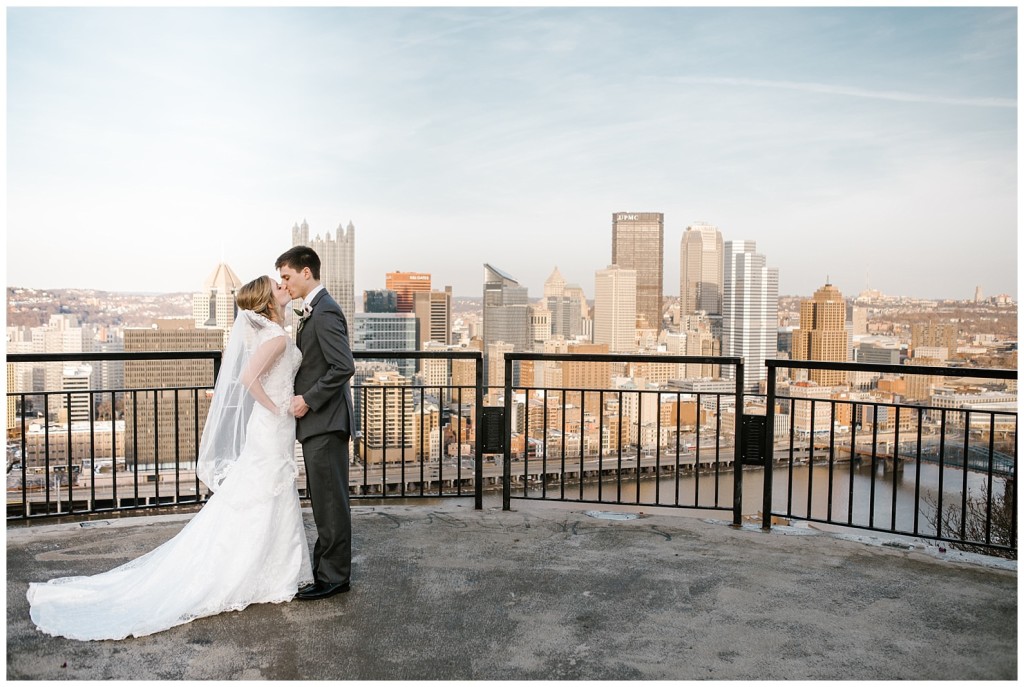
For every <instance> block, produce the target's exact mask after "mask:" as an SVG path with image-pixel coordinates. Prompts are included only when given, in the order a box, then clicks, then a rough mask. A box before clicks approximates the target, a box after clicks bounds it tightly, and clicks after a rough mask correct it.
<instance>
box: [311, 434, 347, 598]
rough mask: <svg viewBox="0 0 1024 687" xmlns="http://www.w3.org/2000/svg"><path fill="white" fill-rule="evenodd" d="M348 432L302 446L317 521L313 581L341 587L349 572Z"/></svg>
mask: <svg viewBox="0 0 1024 687" xmlns="http://www.w3.org/2000/svg"><path fill="white" fill-rule="evenodd" d="M348 437H349V435H348V433H347V432H326V433H324V434H314V435H313V436H311V437H307V438H306V439H305V440H303V441H302V442H301V443H302V457H303V460H304V461H305V463H306V482H307V484H308V486H309V498H310V501H312V505H313V520H314V521H316V544H315V545H314V546H313V578H314V579H315V580H316V581H318V582H327V583H330V584H341V583H345V582H348V581H349V577H350V576H351V573H352V514H351V512H350V510H349V499H348V461H349V455H348Z"/></svg>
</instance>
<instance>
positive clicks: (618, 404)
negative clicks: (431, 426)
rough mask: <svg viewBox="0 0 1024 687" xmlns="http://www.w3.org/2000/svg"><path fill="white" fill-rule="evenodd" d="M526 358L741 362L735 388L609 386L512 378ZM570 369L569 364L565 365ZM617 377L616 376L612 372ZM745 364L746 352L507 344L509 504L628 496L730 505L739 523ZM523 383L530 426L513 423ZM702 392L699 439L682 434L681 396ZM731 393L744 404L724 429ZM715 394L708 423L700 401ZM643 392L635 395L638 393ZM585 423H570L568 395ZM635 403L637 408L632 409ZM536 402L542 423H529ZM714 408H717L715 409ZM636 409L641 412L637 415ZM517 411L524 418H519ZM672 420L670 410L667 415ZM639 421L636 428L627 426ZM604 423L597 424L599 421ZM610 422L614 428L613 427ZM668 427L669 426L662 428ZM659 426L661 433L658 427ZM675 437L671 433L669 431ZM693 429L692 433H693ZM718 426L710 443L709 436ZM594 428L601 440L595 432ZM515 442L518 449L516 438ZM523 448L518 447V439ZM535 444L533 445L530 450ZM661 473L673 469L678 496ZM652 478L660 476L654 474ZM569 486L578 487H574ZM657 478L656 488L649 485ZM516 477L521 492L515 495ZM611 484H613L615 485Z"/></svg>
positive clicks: (631, 500) (663, 502)
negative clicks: (546, 350)
mask: <svg viewBox="0 0 1024 687" xmlns="http://www.w3.org/2000/svg"><path fill="white" fill-rule="evenodd" d="M523 361H532V362H535V363H536V362H540V363H558V364H564V363H571V364H573V365H593V364H602V363H604V364H630V363H636V364H641V365H662V364H670V365H682V364H695V365H696V364H700V365H719V366H722V367H726V368H729V367H731V368H732V369H733V375H732V380H731V382H730V386H731V389H730V391H728V392H723V391H713V392H706V391H705V392H700V391H697V392H695V393H694V394H690V393H689V392H684V391H682V390H677V391H666V390H665V389H622V388H611V387H610V386H608V382H607V381H605V382H604V383H603V384H591V385H588V386H587V387H576V388H566V387H558V388H548V387H537V386H534V385H533V384H527V383H525V381H520V383H519V384H514V371H515V365H517V364H521V362H523ZM563 373H564V368H563ZM606 376H610V375H606ZM743 388H744V372H743V361H742V359H740V358H729V357H701V356H677V355H617V354H575V353H572V354H541V353H509V354H506V355H505V388H504V409H505V411H504V413H505V415H504V422H505V436H504V441H505V469H504V491H503V507H504V509H505V510H508V509H509V508H510V507H511V505H510V504H511V500H512V498H517V499H538V500H557V501H573V502H578V503H603V504H629V505H648V506H673V507H680V508H692V509H710V510H725V511H730V512H732V514H733V522H734V524H737V525H738V524H740V518H741V513H742V505H741V504H742V498H743V485H742V479H741V476H742V471H741V470H733V467H734V466H735V465H738V464H741V463H742V452H743V437H742V433H740V432H736V428H739V427H740V426H741V424H740V420H741V418H742V408H743V406H744V390H743ZM517 391H518V392H522V394H523V395H524V403H523V404H522V411H521V412H522V416H523V417H522V422H521V426H522V429H521V430H520V431H518V432H517V431H515V430H516V429H519V428H518V427H517V428H513V415H514V414H515V413H517V411H518V408H517V407H516V403H515V401H514V398H513V395H514V394H515V392H517ZM684 393H685V395H687V396H688V397H689V396H691V395H692V396H694V397H695V402H694V405H693V409H694V415H695V417H694V423H693V431H692V442H689V443H688V442H687V441H686V440H684V438H683V436H684V425H683V423H682V410H683V404H682V398H683V395H684ZM552 396H554V401H555V406H554V407H555V408H556V410H557V412H556V415H557V417H556V418H555V423H554V424H555V427H552V426H551V425H552V424H553V423H552V422H551V419H550V418H549V415H550V412H549V400H551V399H552ZM588 397H589V399H590V400H589V404H590V408H591V415H590V418H591V420H590V422H591V428H590V430H591V431H589V432H588V431H587V429H586V427H585V423H586V422H587V417H588V416H587V412H586V411H587V405H588V400H587V399H588ZM723 397H724V398H726V399H727V400H731V405H732V406H733V407H734V408H735V409H736V410H735V412H734V418H735V420H736V424H735V427H734V428H733V430H731V431H728V432H723V431H722V426H721V420H722V415H723V413H722V410H723V403H722V399H723ZM666 398H668V399H669V400H670V401H671V400H672V399H673V398H674V400H675V403H676V405H675V413H674V415H675V422H674V425H672V423H671V422H670V423H669V424H670V427H667V428H665V427H663V421H662V415H663V413H662V401H663V399H666ZM709 398H711V399H714V400H713V407H714V412H713V417H714V422H715V424H714V425H713V426H706V425H705V424H704V423H702V422H701V415H702V409H704V408H705V405H706V403H707V400H708V399H709ZM634 399H635V402H634ZM573 400H578V404H579V405H578V406H576V407H574V408H573V415H574V423H575V424H578V425H579V427H580V430H579V431H578V432H573V433H570V432H567V431H566V430H567V422H568V419H567V418H568V415H569V412H568V411H569V407H570V403H571V401H573ZM627 403H629V404H630V405H631V406H632V407H633V408H635V410H632V409H631V411H630V412H629V414H628V415H629V417H626V415H625V414H624V413H625V411H624V406H626V404H627ZM645 403H648V404H651V405H652V406H653V408H654V412H653V418H654V419H653V422H647V423H644V422H643V418H644V412H643V409H644V404H645ZM533 404H536V407H537V411H538V412H540V413H541V421H540V423H539V425H540V426H539V429H537V428H535V426H534V425H531V424H530V412H531V411H530V408H531V405H533ZM709 415H711V414H710V413H709ZM633 417H635V420H634V419H632V418H633ZM517 419H518V418H517ZM669 419H670V420H671V418H669ZM633 423H635V427H632V426H628V425H632V424H633ZM595 424H596V427H595V426H594V425H595ZM606 427H607V431H606ZM663 429H664V430H666V431H665V432H663ZM652 432H653V439H652V437H651V436H645V434H647V435H650V434H651V433H652ZM552 434H556V435H557V437H558V439H559V441H557V442H555V455H553V456H552V455H550V451H549V445H550V444H551V443H552V442H551V441H550V437H551V435H552ZM570 434H572V435H575V436H576V437H577V440H576V442H574V443H576V444H577V445H576V446H575V447H574V450H573V449H570V448H568V447H567V437H568V436H570ZM665 434H668V435H670V436H673V437H674V441H673V440H669V441H666V440H665V437H664V435H665ZM687 434H689V433H687ZM708 434H710V435H711V436H710V442H709V441H708V440H707V438H706V436H707V435H708ZM595 437H596V441H595V440H594V439H595ZM514 443H515V444H516V445H517V450H513V444H514ZM519 443H521V444H522V448H521V449H518V444H519ZM531 448H533V450H531ZM726 472H728V473H729V475H730V481H731V483H730V484H728V485H727V488H723V481H722V479H721V478H722V476H723V475H724V474H725V473H726ZM683 473H687V475H688V476H689V477H691V478H692V479H691V480H688V481H692V491H690V490H687V491H688V492H689V493H685V492H684V490H682V489H681V486H680V485H681V477H682V475H683ZM663 475H669V476H670V477H671V481H672V482H674V483H672V484H665V485H664V486H665V488H666V490H667V491H670V492H671V494H670V496H671V498H666V496H668V495H666V494H663V493H662V487H663ZM646 477H655V478H656V479H654V480H648V479H646ZM707 477H711V478H712V479H711V480H710V484H709V485H708V487H709V488H710V492H711V493H710V494H708V493H707V491H705V493H704V494H703V495H702V493H701V485H702V483H703V482H705V481H707V480H706V479H705V478H707ZM570 485H571V486H570ZM647 485H649V486H650V487H651V488H645V486H647ZM514 486H515V491H516V495H515V496H513V487H514ZM608 492H612V493H611V494H609V493H608Z"/></svg>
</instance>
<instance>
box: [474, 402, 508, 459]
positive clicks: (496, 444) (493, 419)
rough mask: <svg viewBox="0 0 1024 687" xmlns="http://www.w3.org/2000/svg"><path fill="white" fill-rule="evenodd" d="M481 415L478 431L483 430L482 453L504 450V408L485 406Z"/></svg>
mask: <svg viewBox="0 0 1024 687" xmlns="http://www.w3.org/2000/svg"><path fill="white" fill-rule="evenodd" d="M483 411H484V412H483V417H481V418H480V431H481V432H483V436H484V440H483V446H484V447H483V452H484V453H504V452H505V409H504V408H502V407H501V406H485V407H484V409H483Z"/></svg>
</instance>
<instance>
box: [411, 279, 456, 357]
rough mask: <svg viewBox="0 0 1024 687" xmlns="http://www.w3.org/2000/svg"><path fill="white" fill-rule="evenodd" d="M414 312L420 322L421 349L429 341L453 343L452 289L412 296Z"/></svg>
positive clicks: (446, 288)
mask: <svg viewBox="0 0 1024 687" xmlns="http://www.w3.org/2000/svg"><path fill="white" fill-rule="evenodd" d="M412 312H413V314H415V315H416V320H417V321H418V322H419V332H420V333H419V347H420V350H421V351H422V350H424V344H425V343H426V342H428V341H433V342H435V343H440V344H445V345H448V344H450V343H451V342H452V287H450V286H446V287H444V291H418V292H416V293H414V294H413V296H412Z"/></svg>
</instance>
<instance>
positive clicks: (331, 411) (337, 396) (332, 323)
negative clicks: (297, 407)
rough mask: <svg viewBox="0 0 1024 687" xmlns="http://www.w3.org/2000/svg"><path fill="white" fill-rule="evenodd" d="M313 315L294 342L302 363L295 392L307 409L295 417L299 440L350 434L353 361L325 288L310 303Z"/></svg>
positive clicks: (340, 320)
mask: <svg viewBox="0 0 1024 687" xmlns="http://www.w3.org/2000/svg"><path fill="white" fill-rule="evenodd" d="M311 308H312V311H313V312H312V314H311V315H310V316H309V317H308V318H307V319H306V321H305V323H304V324H303V325H302V329H301V330H300V331H299V333H298V335H297V340H296V343H297V345H298V347H299V350H300V351H302V363H301V364H300V365H299V371H298V373H297V374H296V375H295V393H296V394H297V395H299V396H302V398H303V400H304V401H305V402H306V405H308V406H309V412H307V413H306V414H305V415H304V416H303V417H301V418H298V422H297V425H296V430H295V436H296V438H297V439H298V440H299V441H303V440H305V439H307V438H308V437H311V436H315V435H317V434H324V433H327V432H347V433H349V434H351V433H352V423H353V421H352V418H353V417H355V413H354V412H353V409H352V387H351V385H350V380H351V379H352V375H353V374H355V369H356V368H355V361H354V360H353V359H352V349H351V348H350V347H349V342H348V322H346V320H345V315H344V313H342V311H341V307H340V306H339V305H338V304H337V302H335V300H334V299H333V298H331V295H330V294H329V293H327V290H326V289H325V290H323V291H321V292H320V293H319V294H317V296H316V298H314V299H313V302H312V303H311Z"/></svg>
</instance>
